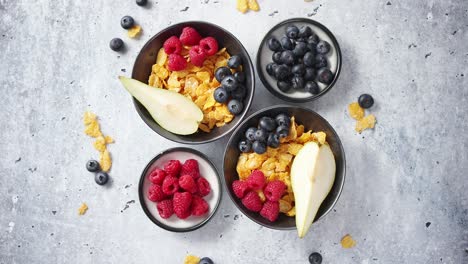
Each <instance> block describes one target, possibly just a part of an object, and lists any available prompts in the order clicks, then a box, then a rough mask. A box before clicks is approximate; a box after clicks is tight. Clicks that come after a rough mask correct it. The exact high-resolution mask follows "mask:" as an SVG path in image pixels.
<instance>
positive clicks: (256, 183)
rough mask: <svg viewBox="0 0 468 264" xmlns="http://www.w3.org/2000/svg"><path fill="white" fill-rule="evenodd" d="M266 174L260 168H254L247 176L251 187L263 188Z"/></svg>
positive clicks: (256, 189)
mask: <svg viewBox="0 0 468 264" xmlns="http://www.w3.org/2000/svg"><path fill="white" fill-rule="evenodd" d="M265 181H266V180H265V175H264V174H263V172H262V171H260V170H254V171H252V173H251V174H250V175H249V177H248V178H247V183H248V184H249V187H250V188H251V189H252V190H254V191H258V190H262V189H263V186H265Z"/></svg>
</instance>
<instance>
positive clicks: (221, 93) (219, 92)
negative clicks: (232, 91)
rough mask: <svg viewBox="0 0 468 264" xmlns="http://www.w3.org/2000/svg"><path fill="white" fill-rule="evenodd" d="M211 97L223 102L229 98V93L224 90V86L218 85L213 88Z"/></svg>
mask: <svg viewBox="0 0 468 264" xmlns="http://www.w3.org/2000/svg"><path fill="white" fill-rule="evenodd" d="M213 97H214V99H215V101H216V102H218V103H221V104H224V103H226V102H227V100H228V99H229V93H228V91H227V90H226V88H224V87H222V86H220V87H218V88H216V90H214V92H213Z"/></svg>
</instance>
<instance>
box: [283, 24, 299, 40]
mask: <svg viewBox="0 0 468 264" xmlns="http://www.w3.org/2000/svg"><path fill="white" fill-rule="evenodd" d="M298 35H299V29H298V28H297V27H296V26H294V25H291V26H288V27H287V28H286V36H288V38H290V39H295V38H297V36H298Z"/></svg>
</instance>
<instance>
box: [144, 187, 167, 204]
mask: <svg viewBox="0 0 468 264" xmlns="http://www.w3.org/2000/svg"><path fill="white" fill-rule="evenodd" d="M164 198H166V195H165V194H164V192H163V191H162V188H161V186H159V185H151V186H150V187H149V189H148V199H150V201H153V202H160V201H162V200H164Z"/></svg>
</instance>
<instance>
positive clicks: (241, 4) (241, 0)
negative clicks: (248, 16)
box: [237, 0, 249, 13]
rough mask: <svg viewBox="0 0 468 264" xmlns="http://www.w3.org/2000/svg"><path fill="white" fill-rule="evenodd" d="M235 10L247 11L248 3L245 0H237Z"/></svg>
mask: <svg viewBox="0 0 468 264" xmlns="http://www.w3.org/2000/svg"><path fill="white" fill-rule="evenodd" d="M237 10H239V11H240V12H242V13H245V12H247V10H249V4H248V2H247V0H237Z"/></svg>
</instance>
